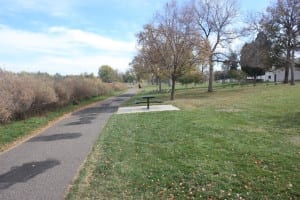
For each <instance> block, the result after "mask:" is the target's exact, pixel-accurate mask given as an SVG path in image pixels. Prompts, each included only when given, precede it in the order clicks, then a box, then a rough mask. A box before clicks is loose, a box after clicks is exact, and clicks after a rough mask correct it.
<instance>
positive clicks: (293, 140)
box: [290, 136, 300, 146]
mask: <svg viewBox="0 0 300 200" xmlns="http://www.w3.org/2000/svg"><path fill="white" fill-rule="evenodd" d="M290 141H291V143H293V144H294V145H297V146H300V136H294V137H291V138H290Z"/></svg>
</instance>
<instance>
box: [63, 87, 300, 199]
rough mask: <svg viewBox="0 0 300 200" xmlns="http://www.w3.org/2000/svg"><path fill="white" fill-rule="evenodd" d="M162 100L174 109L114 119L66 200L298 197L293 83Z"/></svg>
mask: <svg viewBox="0 0 300 200" xmlns="http://www.w3.org/2000/svg"><path fill="white" fill-rule="evenodd" d="M160 97H161V98H162V99H165V100H167V99H168V95H167V94H165V95H160ZM165 103H172V104H174V105H176V106H178V107H179V108H180V109H181V111H175V112H159V113H139V114H126V115H114V116H113V117H112V118H111V119H110V121H109V123H108V124H107V126H106V128H105V130H104V131H103V133H102V135H101V137H99V139H98V141H97V143H96V144H95V146H94V148H93V150H92V152H91V154H90V155H89V157H88V160H87V162H86V163H85V165H84V167H83V169H82V170H81V172H80V175H79V178H78V179H77V180H76V181H75V185H74V186H73V188H72V190H71V192H70V194H69V195H68V197H67V199H298V198H300V162H299V160H300V141H299V140H300V85H299V84H298V85H297V86H294V87H291V86H288V85H277V86H274V85H269V86H266V85H258V86H256V87H252V86H251V87H233V88H231V87H227V88H218V89H217V91H216V92H214V93H211V94H209V93H207V92H206V89H205V88H196V89H187V90H178V91H177V93H176V100H175V101H174V102H165Z"/></svg>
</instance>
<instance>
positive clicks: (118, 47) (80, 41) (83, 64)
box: [0, 25, 135, 74]
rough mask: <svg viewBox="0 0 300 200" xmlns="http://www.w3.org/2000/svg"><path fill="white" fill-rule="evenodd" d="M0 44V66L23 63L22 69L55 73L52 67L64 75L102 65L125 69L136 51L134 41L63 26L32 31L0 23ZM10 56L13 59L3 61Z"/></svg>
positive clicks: (94, 71)
mask: <svg viewBox="0 0 300 200" xmlns="http://www.w3.org/2000/svg"><path fill="white" fill-rule="evenodd" d="M0 45H1V49H0V53H1V55H0V66H1V65H2V66H3V65H4V66H6V67H9V68H17V66H18V67H20V65H24V67H23V68H22V70H27V69H28V70H29V71H49V72H50V73H55V71H53V69H55V70H57V71H56V72H60V73H63V74H67V72H69V73H75V74H77V73H83V72H89V73H91V72H93V73H96V72H97V68H98V67H99V66H100V65H102V64H109V65H111V66H112V67H114V68H116V69H117V68H118V69H120V70H121V71H125V69H126V67H127V66H128V63H129V62H130V59H131V58H132V56H133V55H134V53H135V42H134V41H120V40H114V39H111V38H108V37H104V36H101V35H99V34H97V33H94V32H87V31H83V30H80V29H68V28H66V27H52V28H49V29H48V30H47V31H45V32H33V31H24V30H18V29H14V28H11V27H8V26H5V25H0ZM11 57H15V58H16V59H14V60H15V61H12V60H6V58H11ZM22 60H23V62H22ZM13 66H14V67H13ZM74 69H75V70H74Z"/></svg>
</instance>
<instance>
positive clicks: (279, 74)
mask: <svg viewBox="0 0 300 200" xmlns="http://www.w3.org/2000/svg"><path fill="white" fill-rule="evenodd" d="M284 75H285V69H284V68H281V69H276V70H274V71H268V72H266V73H265V75H263V76H259V77H257V79H262V80H263V81H269V82H283V81H284ZM294 77H295V81H300V68H298V67H295V73H294ZM290 80H291V70H289V81H290Z"/></svg>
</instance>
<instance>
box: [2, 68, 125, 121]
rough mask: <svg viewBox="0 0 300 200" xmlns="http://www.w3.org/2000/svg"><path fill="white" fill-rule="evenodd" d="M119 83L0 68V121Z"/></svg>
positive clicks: (110, 88) (102, 92) (85, 96)
mask: <svg viewBox="0 0 300 200" xmlns="http://www.w3.org/2000/svg"><path fill="white" fill-rule="evenodd" d="M124 86H125V85H124V84H120V83H103V82H102V81H101V80H100V79H97V78H91V77H90V78H87V77H83V76H68V77H59V78H57V77H52V76H49V75H47V74H29V73H21V74H16V73H11V72H6V71H3V70H1V69H0V123H6V122H9V121H10V120H12V119H24V118H26V117H28V116H31V115H33V114H36V113H40V112H43V111H45V110H48V109H50V108H53V107H55V106H63V105H66V104H68V103H71V102H73V101H76V102H79V101H81V100H83V99H88V98H91V97H95V96H100V95H106V94H109V93H112V92H113V91H115V90H122V89H124V88H125V87H124Z"/></svg>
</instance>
